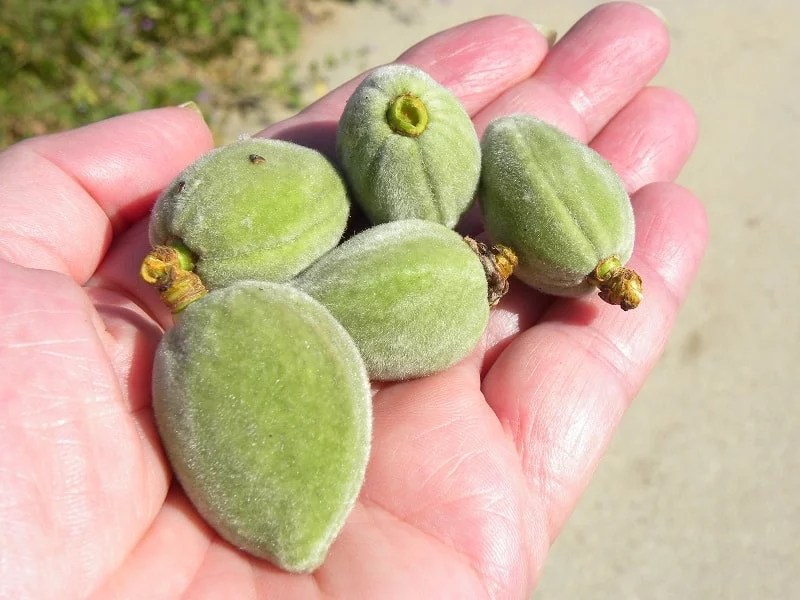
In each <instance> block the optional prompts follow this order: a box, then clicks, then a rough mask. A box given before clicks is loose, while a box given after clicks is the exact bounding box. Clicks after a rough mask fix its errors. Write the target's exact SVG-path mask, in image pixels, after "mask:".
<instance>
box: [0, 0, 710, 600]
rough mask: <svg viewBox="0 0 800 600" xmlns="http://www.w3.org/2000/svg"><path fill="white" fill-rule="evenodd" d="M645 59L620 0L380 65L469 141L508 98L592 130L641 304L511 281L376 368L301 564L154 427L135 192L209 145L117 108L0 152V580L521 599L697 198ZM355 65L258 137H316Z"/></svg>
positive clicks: (140, 206) (142, 221)
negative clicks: (334, 506)
mask: <svg viewBox="0 0 800 600" xmlns="http://www.w3.org/2000/svg"><path fill="white" fill-rule="evenodd" d="M667 51H668V39H667V32H666V29H665V28H664V26H663V24H662V23H661V21H659V20H658V18H657V17H656V16H655V15H654V14H653V13H651V12H650V11H648V10H647V9H644V8H642V7H640V6H638V5H633V4H622V3H620V4H611V5H606V6H603V7H600V8H598V9H595V10H594V11H592V12H591V13H589V14H588V15H587V16H586V17H584V19H582V20H581V21H580V22H579V23H578V24H577V25H576V26H575V27H574V28H573V29H572V30H571V31H570V33H569V34H568V35H567V36H566V37H565V38H564V39H563V40H562V41H560V42H559V43H558V44H557V45H556V46H555V47H554V48H552V49H550V50H548V46H547V42H546V40H545V38H544V37H543V36H542V35H541V34H540V33H538V32H537V30H536V29H534V28H533V27H532V26H531V25H530V24H529V23H526V22H524V21H521V20H519V19H514V18H511V17H492V18H487V19H483V20H480V21H477V22H473V23H469V24H466V25H463V26H460V27H458V28H455V29H453V30H449V31H446V32H443V33H441V34H438V35H436V36H433V37H432V38H430V39H428V40H425V41H424V42H422V43H420V44H419V45H417V46H415V47H413V48H411V49H410V50H409V51H408V52H406V53H405V54H404V55H403V56H402V57H401V58H400V59H399V60H400V61H401V62H407V63H411V64H415V65H417V66H419V67H421V68H423V69H425V70H426V71H428V72H429V73H430V74H431V75H432V76H433V77H434V78H435V79H437V80H438V81H440V82H441V83H443V84H444V85H446V86H448V87H449V88H450V89H451V90H453V91H454V92H455V93H456V94H457V95H458V96H459V97H460V99H461V100H462V102H463V103H464V105H465V106H466V108H467V110H468V112H469V113H470V114H471V115H473V118H474V121H475V124H476V128H477V129H478V132H479V133H482V131H483V129H484V128H485V126H486V125H487V124H488V122H489V121H490V120H491V119H492V118H493V117H495V116H499V115H503V114H509V113H515V112H527V113H532V114H535V115H537V116H539V117H540V118H543V119H545V120H547V121H549V122H551V123H553V124H555V125H557V126H558V127H560V128H562V129H563V130H565V131H566V132H568V133H570V134H571V135H573V136H575V137H577V138H579V139H582V140H584V141H587V142H591V145H592V146H593V147H594V148H595V149H596V150H598V151H599V152H600V153H601V154H603V155H604V156H605V157H606V158H607V159H608V160H609V161H610V162H611V163H612V164H613V165H614V167H615V168H616V169H617V170H618V172H619V173H620V175H621V176H622V178H623V180H624V181H625V183H626V185H627V187H628V189H629V191H630V193H631V195H632V199H633V204H634V209H635V213H636V222H637V231H638V237H637V243H636V249H635V252H634V258H633V259H632V264H633V267H634V268H635V269H636V270H637V271H638V272H639V273H640V274H641V275H642V277H643V279H644V282H645V300H644V301H643V303H642V305H641V306H640V307H639V308H638V309H637V310H635V311H631V312H629V313H623V312H622V311H619V310H618V309H615V308H613V307H610V306H608V305H605V304H603V303H602V302H601V301H599V300H598V299H597V298H585V299H558V300H553V299H552V298H547V297H544V296H541V295H538V294H536V293H534V292H532V291H530V290H529V289H527V288H526V287H524V286H523V285H521V284H520V283H519V282H516V284H515V285H512V292H511V293H510V294H509V295H508V296H507V297H506V298H505V299H504V300H503V301H502V302H501V304H500V305H499V306H498V307H497V308H496V309H494V310H493V313H492V317H491V319H490V323H489V327H488V329H487V332H486V335H485V336H484V339H483V341H482V343H481V345H480V347H479V348H478V349H476V351H475V352H474V353H473V354H472V355H471V356H470V357H469V358H467V359H466V360H464V361H462V362H461V363H460V364H458V365H456V366H455V367H453V368H452V369H449V370H448V371H446V372H443V373H440V374H438V375H435V376H432V377H428V378H425V379H420V380H415V381H409V382H403V383H398V384H393V385H387V386H384V387H383V388H382V389H381V390H380V391H379V392H377V393H376V395H375V398H374V402H375V410H374V416H375V422H374V441H373V454H372V457H371V461H370V464H369V467H368V471H367V480H366V483H365V486H364V489H363V492H362V494H361V496H360V499H359V501H358V503H357V505H356V507H355V508H354V510H353V512H352V514H351V515H350V517H349V519H348V521H347V524H346V525H345V528H344V530H343V531H342V533H341V535H340V536H339V538H338V539H337V540H336V542H335V543H334V546H333V548H332V550H331V552H330V554H329V556H328V559H327V561H326V562H325V564H324V565H323V566H322V567H321V568H320V569H319V570H318V571H316V572H315V573H314V574H312V575H290V574H287V573H283V572H280V571H278V570H276V569H274V568H273V567H271V566H270V565H269V564H268V563H265V562H263V561H259V560H255V559H253V558H251V557H249V556H247V555H245V554H243V553H241V552H239V551H237V550H235V549H234V548H232V547H231V546H229V545H228V544H227V543H225V542H223V541H222V540H221V539H220V538H218V537H217V536H216V535H215V534H214V533H213V532H212V531H210V530H209V529H208V528H207V526H206V525H205V524H204V523H203V522H202V520H201V519H200V518H199V517H198V516H197V514H196V513H195V512H194V511H193V509H192V508H191V506H190V505H189V503H188V502H187V500H186V498H185V496H184V495H183V494H182V492H181V491H180V488H179V487H178V486H177V485H173V484H172V483H171V473H170V470H169V466H168V464H167V463H166V462H165V459H164V456H163V454H162V451H161V448H160V444H159V441H158V438H157V436H156V434H155V429H154V425H153V417H152V412H151V410H150V366H151V362H152V357H153V351H154V349H155V347H156V345H157V343H158V340H159V338H160V336H161V333H162V331H163V329H164V328H165V327H168V326H169V325H170V317H169V315H168V314H167V313H166V312H165V310H164V308H163V307H162V306H160V303H159V299H158V297H157V295H156V293H155V292H154V291H153V290H152V289H149V288H148V287H147V286H145V285H144V284H143V283H141V282H140V281H138V279H137V270H138V264H139V262H140V261H141V258H142V257H143V256H144V254H145V253H146V251H147V239H146V218H147V214H148V210H149V208H150V206H151V205H152V202H153V200H154V198H155V196H156V195H157V194H158V192H159V191H160V190H161V188H162V187H164V186H165V185H166V184H167V183H168V182H169V181H170V180H171V179H172V178H173V177H174V176H175V175H176V174H177V173H178V171H179V170H180V169H181V168H183V167H184V166H186V165H187V164H188V163H189V162H191V161H192V160H194V158H196V157H197V156H198V155H199V154H201V153H202V152H205V151H207V150H209V149H210V148H211V143H212V142H211V138H210V135H209V132H208V130H207V128H206V127H205V124H204V123H203V122H202V119H201V118H200V117H199V116H198V115H197V114H196V113H194V112H192V111H190V110H185V109H178V108H168V109H160V110H155V111H148V112H143V113H136V114H132V115H127V116H123V117H119V118H116V119H112V120H109V121H105V122H102V123H99V124H96V125H92V126H89V127H86V128H83V129H79V130H75V131H72V132H66V133H63V134H57V135H53V136H48V137H42V138H37V139H33V140H30V141H27V142H24V143H22V144H19V145H17V146H15V147H12V148H11V149H9V150H7V151H6V152H4V153H3V154H0V259H2V260H0V281H2V288H1V289H2V291H1V292H0V540H2V545H0V597H2V598H6V597H8V598H31V599H39V598H59V599H68V598H85V597H90V598H98V599H99V598H148V599H153V600H158V599H168V598H185V599H187V600H194V599H197V598H236V599H239V598H306V597H309V598H315V597H323V596H324V597H331V598H347V599H351V598H387V599H388V598H401V599H404V598H415V599H416V598H437V599H443V598H458V599H467V598H525V597H526V595H527V594H528V593H529V592H530V590H531V589H532V588H533V587H534V585H535V583H536V580H537V577H538V574H539V572H540V569H541V567H542V564H543V561H544V559H545V557H546V554H547V550H548V547H549V544H550V542H551V541H552V540H553V538H554V537H555V536H556V535H557V533H558V531H559V529H560V528H561V526H562V524H563V523H564V521H565V519H566V518H567V516H568V515H569V513H570V511H571V510H572V508H573V507H574V505H575V503H576V502H577V499H578V498H579V496H580V494H581V493H582V491H583V490H584V488H585V486H586V484H587V483H588V479H589V477H590V476H591V473H592V470H593V468H594V466H595V465H596V463H597V461H598V459H599V457H600V456H601V454H602V452H603V450H604V449H605V447H606V445H607V443H608V442H609V439H610V437H611V435H612V433H613V430H614V428H615V426H616V425H617V423H618V422H619V420H620V418H621V416H622V414H623V413H624V411H625V408H626V406H627V405H628V403H629V402H630V400H631V399H632V398H633V396H634V395H635V393H636V391H637V390H638V389H639V387H640V386H641V384H642V382H643V381H644V379H645V377H646V376H647V374H648V373H649V371H650V369H651V368H652V366H653V364H654V363H655V361H656V360H657V358H658V356H659V354H660V352H661V350H662V348H663V345H664V342H665V340H666V339H667V336H668V333H669V330H670V327H671V325H672V323H673V320H674V317H675V314H676V311H677V309H678V308H679V306H680V304H681V302H682V300H683V298H684V296H685V294H686V291H687V289H688V286H689V284H690V281H691V279H692V277H693V275H694V272H695V269H696V267H697V264H698V263H699V260H700V257H701V255H702V252H703V248H704V245H705V238H706V231H705V217H704V214H703V211H702V209H701V208H700V206H699V203H698V202H697V201H696V199H694V198H693V197H692V195H691V194H690V193H689V192H688V191H686V190H685V189H683V188H680V187H679V186H677V185H675V184H673V183H670V182H671V181H672V180H673V179H674V178H675V177H676V175H677V174H678V172H679V170H680V169H681V167H682V166H683V163H684V162H685V161H686V159H687V158H688V156H689V154H690V152H691V150H692V146H693V144H694V140H695V122H694V117H693V115H692V113H691V110H690V109H689V108H688V107H687V105H686V103H685V102H684V101H683V100H682V99H681V98H680V97H678V96H677V95H675V94H674V93H672V92H669V91H667V90H663V89H658V88H647V87H645V86H646V84H647V83H648V82H649V81H650V79H651V78H652V77H653V75H654V74H655V73H656V71H657V70H658V69H659V67H660V66H661V64H662V62H663V60H664V59H665V57H666V54H667ZM356 83H357V82H350V83H348V84H346V85H345V86H343V87H342V88H340V89H338V90H335V91H334V92H332V93H331V94H329V95H328V96H327V97H325V98H324V99H322V100H320V101H319V102H317V103H316V104H314V105H312V106H311V107H309V108H308V109H307V110H306V111H304V112H303V113H302V114H301V115H299V116H297V117H295V118H293V119H291V120H289V121H286V122H284V123H281V124H278V125H277V126H275V127H273V128H271V129H269V130H267V131H266V132H264V135H269V136H276V137H281V138H284V139H291V140H294V141H298V142H300V143H303V144H306V145H312V146H315V147H317V148H320V149H321V150H323V151H326V152H329V153H330V151H331V148H332V145H333V136H334V131H335V124H336V121H337V119H338V116H339V114H340V112H341V110H342V108H343V105H344V102H345V100H346V98H347V96H348V95H349V93H350V92H351V91H352V90H353V88H354V86H355V85H356ZM476 226H477V227H479V224H478V222H477V221H476V220H475V219H473V221H472V224H471V225H469V227H471V228H474V227H476ZM514 283H515V282H513V281H512V284H514Z"/></svg>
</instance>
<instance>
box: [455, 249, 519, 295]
mask: <svg viewBox="0 0 800 600" xmlns="http://www.w3.org/2000/svg"><path fill="white" fill-rule="evenodd" d="M464 241H465V242H466V243H467V245H468V246H469V247H470V248H471V249H472V251H473V252H474V253H475V254H476V255H477V256H478V258H479V259H480V261H481V265H482V266H483V271H484V273H486V283H487V284H488V287H489V291H488V298H487V300H488V302H489V306H490V307H492V306H496V305H497V303H498V302H500V299H501V298H502V297H503V296H505V295H506V293H507V292H508V287H509V285H508V279H509V278H510V277H511V274H512V273H513V272H514V267H516V266H517V262H518V260H517V255H516V254H515V253H514V251H513V250H512V249H511V248H509V247H508V246H503V245H502V244H496V245H494V246H487V245H486V244H484V243H482V242H478V241H476V240H474V239H472V238H471V237H465V238H464Z"/></svg>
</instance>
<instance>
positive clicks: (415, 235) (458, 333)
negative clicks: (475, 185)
mask: <svg viewBox="0 0 800 600" xmlns="http://www.w3.org/2000/svg"><path fill="white" fill-rule="evenodd" d="M294 285H296V286H297V287H299V288H300V289H301V290H303V291H305V292H306V293H308V294H309V295H311V296H313V297H314V298H316V299H317V300H319V301H320V302H321V303H322V304H323V305H325V307H327V308H328V310H330V311H331V313H332V314H333V315H334V317H336V319H337V320H338V321H339V322H340V323H341V324H342V325H343V326H344V328H345V329H347V331H348V332H349V333H350V335H351V336H352V337H353V340H354V341H355V343H356V345H357V346H358V349H359V350H360V352H361V356H362V357H363V358H364V362H365V364H366V365H367V372H368V373H369V376H370V378H372V379H382V380H397V379H408V378H413V377H421V376H424V375H429V374H431V373H435V372H437V371H440V370H442V369H445V368H447V367H449V366H451V365H453V364H455V363H456V362H458V361H459V360H461V359H462V358H464V357H465V356H466V355H467V354H469V352H470V351H471V350H472V349H473V348H474V347H475V345H476V344H477V343H478V340H479V339H480V337H481V334H482V333H483V330H484V328H485V327H486V322H487V319H488V315H489V303H488V301H487V294H488V289H487V283H486V275H485V273H484V269H483V267H482V266H481V261H480V259H479V258H478V256H477V255H476V254H475V253H474V252H473V251H472V250H471V249H470V246H469V245H468V244H467V243H466V242H465V241H464V239H463V238H462V237H461V236H460V235H458V234H457V233H456V232H454V231H452V230H450V229H448V228H447V227H445V226H444V225H439V224H438V223H432V222H430V221H422V220H406V221H394V222H392V223H385V224H383V225H378V226H376V227H372V228H370V229H367V230H365V231H363V232H361V233H359V234H358V235H356V236H354V237H352V238H350V239H349V240H347V241H346V242H344V243H343V244H342V245H340V246H338V247H336V248H334V249H333V250H332V251H331V252H329V253H328V254H326V255H325V256H323V257H322V258H321V259H320V260H319V261H317V262H316V263H314V264H313V265H312V266H311V267H310V268H309V269H308V270H306V271H305V272H303V273H301V274H300V276H299V277H298V278H297V279H296V280H295V281H294Z"/></svg>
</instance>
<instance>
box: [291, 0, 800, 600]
mask: <svg viewBox="0 0 800 600" xmlns="http://www.w3.org/2000/svg"><path fill="white" fill-rule="evenodd" d="M653 2H660V4H657V6H658V8H659V9H660V10H661V11H662V12H663V13H664V15H665V16H666V19H667V21H668V22H669V26H670V30H671V32H672V37H673V50H672V54H671V56H670V58H669V61H668V63H667V65H666V66H665V68H664V69H663V71H662V73H661V74H660V75H659V76H658V78H657V80H656V82H655V83H657V84H659V85H664V86H668V87H671V88H673V89H675V90H677V91H678V92H680V93H681V94H683V95H684V96H685V97H686V98H687V99H688V100H689V101H690V102H691V104H692V105H693V107H694V109H695V111H696V113H697V115H698V119H699V122H700V142H699V144H698V147H697V151H696V153H695V155H694V157H693V158H692V160H691V161H690V163H689V165H688V166H687V167H686V169H685V171H684V173H683V174H682V176H681V178H680V180H679V181H680V182H681V183H682V184H684V185H686V186H687V187H689V188H691V189H692V190H694V191H695V192H696V193H697V194H698V195H699V196H700V198H701V199H703V201H704V202H705V205H706V207H707V210H708V214H709V220H710V228H711V244H710V247H709V250H708V254H707V256H706V260H705V263H704V265H703V268H702V270H701V273H700V276H699V279H698V280H697V282H696V284H695V287H694V289H693V291H692V294H691V296H690V298H689V301H688V303H687V305H686V307H685V309H684V310H683V312H682V313H681V315H680V318H679V321H678V325H677V329H676V330H675V332H674V335H673V337H672V339H671V341H670V344H669V347H668V350H667V352H666V354H665V356H664V358H663V360H662V361H661V362H660V364H659V365H658V367H657V369H656V371H655V373H654V374H653V376H652V378H651V379H650V380H649V381H648V383H647V385H646V386H645V388H644V390H643V391H642V392H641V394H640V395H639V397H638V399H637V401H636V402H635V403H634V405H633V407H632V409H631V410H630V413H629V414H628V415H627V417H626V419H625V420H624V422H623V424H622V427H621V429H620V431H619V433H618V435H617V436H616V438H615V441H614V443H613V444H612V447H611V449H610V452H609V453H608V454H607V456H606V458H605V459H604V461H603V462H602V463H601V465H600V468H599V470H598V472H597V474H596V477H595V479H594V480H593V483H592V484H591V486H590V488H589V490H588V493H587V494H586V496H585V497H584V499H583V501H582V502H581V503H580V505H579V506H578V509H577V511H576V512H575V514H574V516H573V518H572V519H571V520H570V522H569V524H568V526H567V527H566V529H565V530H564V532H563V534H562V535H561V537H560V538H559V539H558V540H557V542H556V543H555V546H554V548H553V551H552V554H551V557H550V559H549V562H548V564H547V565H546V568H545V571H544V576H543V580H542V582H541V584H540V587H539V589H538V590H537V592H536V594H535V595H534V598H536V599H537V600H553V599H567V598H569V599H573V598H574V599H590V600H605V599H609V600H610V599H615V600H619V599H638V598H641V599H647V600H651V599H652V600H657V599H687V600H694V599H697V600H700V599H703V600H714V599H726V600H728V599H729V600H745V599H746V600H751V599H754V598H757V599H759V600H788V599H793V598H800V448H799V447H798V444H797V442H796V440H797V439H798V437H800V436H798V432H800V366H798V364H797V363H796V361H797V360H798V359H800V316H799V315H800V311H798V310H797V309H796V308H795V306H794V301H795V300H797V299H798V297H800V261H799V260H798V256H800V232H799V231H798V229H800V226H799V225H798V223H800V193H799V192H798V188H799V187H800V186H799V185H798V182H799V181H800V160H799V159H800V152H798V151H797V144H798V139H800V103H798V97H799V96H800V84H798V77H799V76H800V36H798V35H797V23H798V22H800V2H798V1H797V0H737V1H736V2H732V1H731V0H653ZM596 4H597V2H590V1H587V0H551V1H550V2H544V1H536V2H534V1H531V0H451V1H449V2H448V1H444V0H441V1H433V0H430V1H428V2H422V1H418V0H409V1H406V2H396V3H395V7H394V8H392V5H391V4H382V5H379V6H375V5H373V4H371V3H356V4H355V5H354V6H346V7H344V8H341V9H338V10H337V12H336V14H335V16H334V18H333V19H332V20H331V21H329V22H326V23H325V24H324V25H320V26H318V27H316V26H315V27H312V28H311V30H310V32H309V34H308V36H307V38H306V42H305V44H304V46H303V48H302V50H301V51H300V52H299V54H298V56H297V58H298V60H300V61H305V62H307V61H311V60H318V61H323V62H324V61H325V59H326V58H331V57H333V59H334V60H331V61H329V62H330V65H329V67H328V68H327V69H326V71H325V77H326V79H327V81H328V83H329V84H330V86H336V85H338V84H339V83H341V82H342V81H344V80H346V79H349V78H350V77H351V76H353V75H355V74H356V73H357V72H359V71H360V70H361V69H362V68H364V67H369V66H374V65H377V64H380V63H383V62H388V61H390V60H392V59H393V58H394V57H395V56H396V55H398V54H399V53H400V52H401V51H402V50H404V49H405V48H406V47H407V46H409V45H410V44H412V43H414V42H416V41H418V40H420V39H422V38H423V37H426V36H427V35H429V34H431V33H434V32H436V31H438V30H440V29H443V28H446V27H449V26H452V25H455V24H458V23H460V22H463V21H466V20H470V19H473V18H478V17H481V16H485V15H489V14H493V13H501V12H503V13H509V14H514V15H517V16H521V17H524V18H527V19H529V20H531V21H533V22H536V23H541V24H545V25H549V26H551V27H553V28H555V29H556V30H558V32H559V33H564V32H565V31H566V29H567V28H568V27H569V25H570V24H571V23H573V22H574V21H575V20H576V19H578V18H579V17H580V16H581V15H583V14H584V13H585V12H586V11H587V10H588V9H590V8H591V7H592V6H594V5H596ZM347 54H350V55H351V56H354V57H356V58H350V59H349V60H344V61H339V62H338V64H337V63H336V60H335V59H336V58H337V57H341V56H345V55H347ZM320 91H323V90H320Z"/></svg>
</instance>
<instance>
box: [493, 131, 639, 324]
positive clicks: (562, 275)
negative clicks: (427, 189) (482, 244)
mask: <svg viewBox="0 0 800 600" xmlns="http://www.w3.org/2000/svg"><path fill="white" fill-rule="evenodd" d="M482 152H483V167H482V168H483V170H482V175H481V187H480V204H481V210H482V212H483V217H484V222H485V226H486V231H487V233H488V234H489V236H490V237H491V238H492V240H493V241H495V242H497V243H501V244H504V245H506V246H509V247H510V248H511V249H513V250H514V252H516V254H517V257H518V259H519V265H518V267H517V270H516V272H515V274H516V275H517V277H518V278H519V279H521V280H522V281H524V282H525V283H527V284H528V285H530V286H531V287H533V288H535V289H538V290H540V291H542V292H545V293H548V294H554V295H558V296H580V295H583V294H586V293H588V292H590V291H592V290H593V289H596V288H599V289H600V296H601V298H603V299H604V300H605V301H606V302H609V303H611V304H619V305H620V306H621V307H622V308H623V310H628V309H631V308H635V307H636V306H637V305H638V304H639V301H640V300H641V295H642V294H641V284H642V282H641V279H640V278H639V276H638V275H637V274H636V273H635V272H633V271H631V270H630V269H626V268H624V266H623V265H624V264H625V263H626V262H627V261H628V259H629V258H630V256H631V252H632V251H633V241H634V220H633V210H632V208H631V203H630V200H629V198H628V194H627V192H626V191H625V187H624V185H623V183H622V181H621V180H620V178H619V177H618V176H617V174H616V173H615V172H614V169H613V168H612V167H611V165H610V164H609V163H608V162H607V161H606V160H605V159H603V158H602V157H601V156H600V155H599V154H597V153H596V152H595V151H594V150H592V149H590V148H589V147H588V146H586V145H584V144H582V143H580V142H579V141H578V140H576V139H574V138H572V137H570V136H568V135H566V134H564V133H563V132H561V131H559V130H558V129H556V128H555V127H552V126H550V125H548V124H546V123H544V122H542V121H539V120H538V119H535V118H534V117H531V116H529V115H512V116H508V117H501V118H498V119H495V120H494V121H492V122H491V123H490V124H489V126H488V127H487V129H486V133H485V134H484V137H483V140H482Z"/></svg>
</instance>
